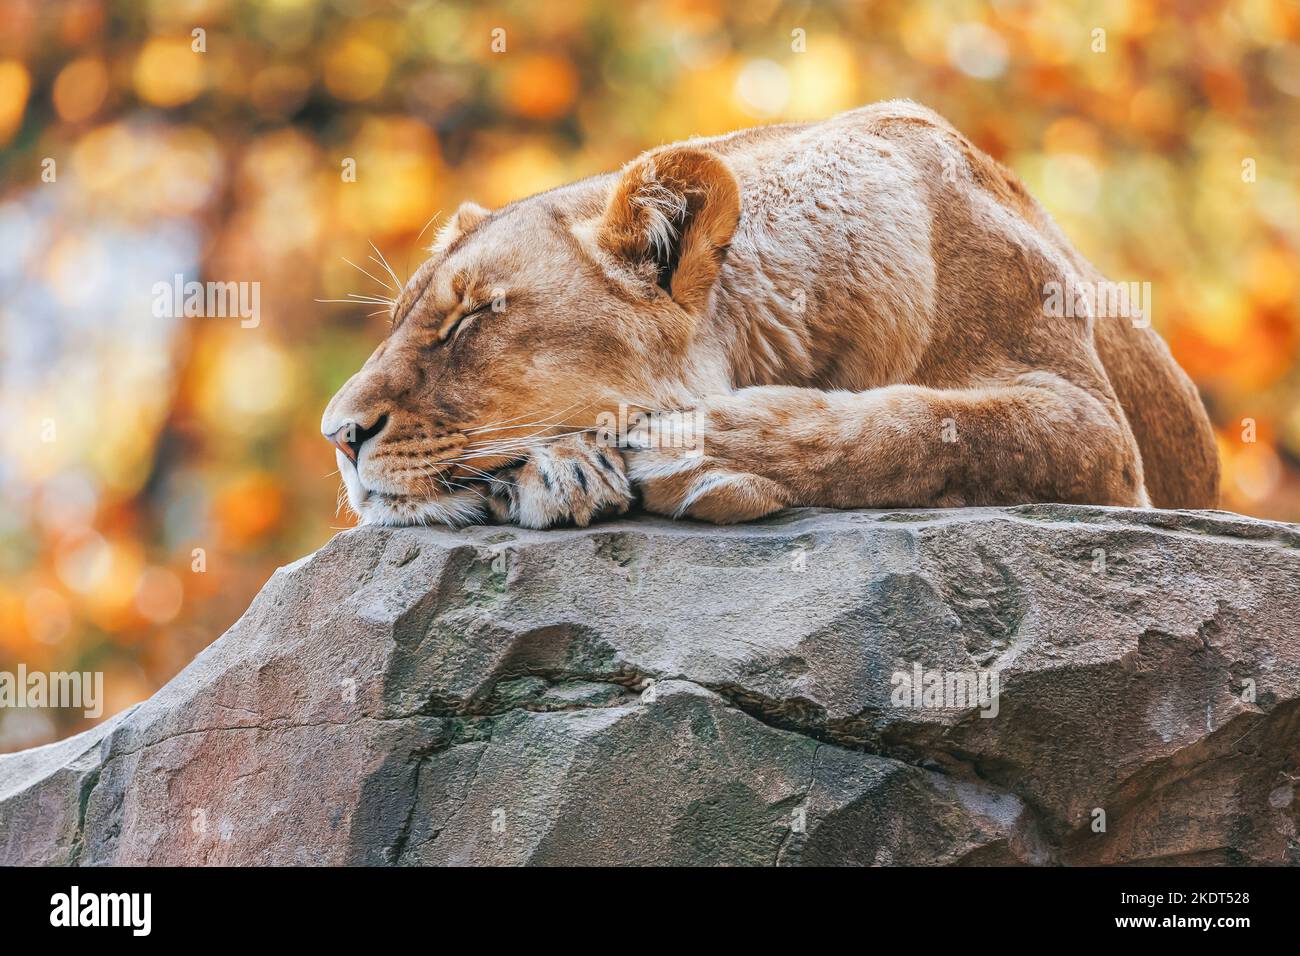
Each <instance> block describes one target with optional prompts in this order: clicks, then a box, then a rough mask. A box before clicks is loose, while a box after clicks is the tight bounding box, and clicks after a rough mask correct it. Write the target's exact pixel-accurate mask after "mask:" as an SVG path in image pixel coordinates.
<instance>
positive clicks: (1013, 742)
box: [0, 505, 1300, 865]
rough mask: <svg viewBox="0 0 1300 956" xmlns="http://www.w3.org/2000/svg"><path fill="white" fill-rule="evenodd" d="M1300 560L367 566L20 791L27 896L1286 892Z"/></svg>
mask: <svg viewBox="0 0 1300 956" xmlns="http://www.w3.org/2000/svg"><path fill="white" fill-rule="evenodd" d="M1298 546H1300V529H1297V528H1296V527H1295V526H1290V525H1281V524H1273V523H1269V522H1263V521H1256V520H1252V519H1248V518H1242V517H1238V516H1236V515H1229V514H1225V513H1219V512H1182V513H1177V512H1158V511H1133V510H1124V509H1110V508H1081V507H1071V506H1062V505H1051V506H1026V507H1020V508H1009V509H966V510H953V511H928V512H921V511H912V512H827V511H794V512H787V513H785V514H784V515H781V516H777V517H776V518H774V519H771V520H769V521H766V522H760V523H757V524H752V525H746V526H742V527H736V528H715V527H710V526H705V525H698V524H691V523H670V522H666V521H660V520H651V519H637V520H632V521H622V522H617V523H611V524H605V525H600V526H597V527H595V528H592V529H589V530H586V531H578V530H572V531H551V532H529V531H522V530H519V529H513V528H509V529H507V528H499V527H484V528H475V529H470V530H468V531H465V532H451V531H445V530H435V529H405V530H378V529H361V530H355V531H350V532H346V533H343V534H340V535H338V536H337V537H335V538H334V539H333V540H332V541H331V542H330V543H329V544H328V545H326V546H325V547H324V548H322V549H321V550H320V551H318V552H316V553H315V554H313V555H311V556H309V557H307V558H304V559H302V560H300V561H298V562H296V563H295V564H293V565H290V566H289V567H287V568H282V569H281V570H280V571H278V572H277V573H276V574H275V576H274V577H273V578H272V579H271V580H270V581H269V582H268V583H267V585H266V587H265V588H264V589H263V590H262V593H261V594H260V595H259V596H258V597H257V599H256V600H255V601H254V602H253V604H252V606H251V607H250V608H249V609H248V611H247V613H245V614H244V616H243V617H242V618H241V619H240V620H239V621H238V623H236V624H235V626H234V627H232V628H231V629H230V631H229V632H227V633H226V634H225V635H224V636H223V637H222V638H220V639H219V640H217V641H216V642H214V643H213V644H212V645H211V646H209V647H208V648H207V650H205V651H204V652H203V653H202V654H200V655H199V656H198V657H197V658H196V659H195V660H194V662H193V663H192V664H191V665H190V666H189V667H188V668H186V669H185V670H184V671H183V672H182V673H181V674H180V675H178V676H177V677H176V678H175V679H174V680H173V681H172V682H171V683H169V684H168V685H167V686H166V687H164V688H163V689H162V690H160V691H159V692H158V693H157V694H155V695H154V696H153V698H151V699H150V700H148V701H146V702H145V703H143V704H140V705H138V706H136V707H134V708H132V709H131V710H129V711H127V712H125V713H122V714H120V715H118V716H117V717H115V718H113V719H111V720H109V721H107V722H105V723H104V724H102V725H100V726H99V727H97V728H95V729H94V730H91V731H89V732H87V733H85V734H81V735H79V736H77V737H74V738H71V739H69V740H66V741H63V742H61V743H58V744H55V745H52V746H49V747H43V748H39V749H36V750H31V751H26V752H23V753H18V754H12V755H8V756H3V757H0V863H3V864H15V863H18V864H35V863H55V864H63V863H80V864H134V863H161V864H196V863H198V864H254V863H278V864H292V863H308V864H344V863H363V864H524V863H527V864H611V863H612V864H619V863H624V864H631V863H640V864H755V865H773V864H776V865H800V864H803V865H808V864H1000V863H1028V864H1103V863H1198V864H1214V863H1220V864H1232V863H1272V864H1276V863H1291V864H1294V863H1298V862H1300V839H1298V838H1297V834H1296V825H1297V822H1298V821H1300V801H1297V800H1296V799H1295V788H1296V787H1297V786H1300V550H1298ZM916 668H920V670H921V671H923V672H929V671H937V672H942V673H945V674H954V675H955V674H959V673H971V674H973V675H975V676H977V677H978V676H979V675H981V674H983V675H989V674H992V673H996V674H997V678H998V690H999V694H998V696H997V698H996V700H995V701H987V700H986V701H984V703H985V704H987V705H988V706H986V707H984V708H982V710H983V712H987V713H990V714H991V712H992V710H993V705H994V704H995V705H996V715H995V716H981V707H980V706H979V703H978V702H975V701H970V700H968V701H965V702H964V703H965V704H966V706H959V707H949V708H943V707H937V706H915V702H914V701H913V700H911V699H910V697H906V698H903V697H900V696H899V693H898V687H899V680H900V679H898V678H895V676H894V675H895V674H896V673H899V672H901V673H904V674H908V675H911V674H914V673H915V672H916V670H915V669H916ZM647 682H649V683H648V684H647ZM953 702H954V701H953V700H952V698H950V697H949V698H941V699H937V700H934V701H931V703H936V704H943V703H950V704H951V703H953ZM957 703H962V702H961V701H957Z"/></svg>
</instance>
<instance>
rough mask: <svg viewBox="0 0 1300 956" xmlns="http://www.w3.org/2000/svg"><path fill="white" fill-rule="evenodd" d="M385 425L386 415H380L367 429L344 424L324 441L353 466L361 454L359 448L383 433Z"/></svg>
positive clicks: (354, 423) (357, 425) (352, 423)
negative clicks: (341, 453) (339, 452)
mask: <svg viewBox="0 0 1300 956" xmlns="http://www.w3.org/2000/svg"><path fill="white" fill-rule="evenodd" d="M387 424H388V416H387V415H380V416H379V418H377V419H376V420H375V423H374V424H373V425H371V426H370V427H368V428H366V427H363V426H362V425H359V424H357V423H356V422H344V423H343V427H342V428H339V429H337V430H335V431H333V432H331V433H330V434H328V435H326V436H325V440H326V441H328V442H329V443H330V444H332V445H333V446H334V447H335V448H337V449H338V450H339V451H341V452H343V454H344V455H345V456H346V457H347V459H348V461H350V462H352V464H354V465H355V464H356V463H357V457H358V456H359V455H360V454H361V446H362V445H364V444H365V443H366V442H368V441H369V440H370V439H372V438H374V437H375V436H376V435H378V434H379V433H380V432H381V431H383V430H384V426H385V425H387Z"/></svg>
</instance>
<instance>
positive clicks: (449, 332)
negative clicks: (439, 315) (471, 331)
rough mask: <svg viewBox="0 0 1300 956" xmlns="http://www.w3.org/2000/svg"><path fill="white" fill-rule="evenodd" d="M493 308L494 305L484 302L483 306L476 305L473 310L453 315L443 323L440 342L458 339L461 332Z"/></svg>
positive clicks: (439, 334) (469, 309) (463, 310)
mask: <svg viewBox="0 0 1300 956" xmlns="http://www.w3.org/2000/svg"><path fill="white" fill-rule="evenodd" d="M491 307H492V303H490V302H484V303H483V304H482V305H476V306H473V307H472V308H468V309H462V310H461V311H460V312H459V313H458V314H456V315H453V316H452V317H451V318H449V319H448V320H447V321H446V322H444V323H443V326H442V328H441V329H440V330H439V333H438V341H440V342H446V341H447V340H448V339H455V338H457V337H458V336H459V335H460V334H461V332H463V331H464V330H465V329H467V328H469V326H471V325H472V324H473V323H474V322H475V321H476V320H477V319H478V318H479V316H481V315H482V314H483V313H484V312H486V311H488V309H490V308H491Z"/></svg>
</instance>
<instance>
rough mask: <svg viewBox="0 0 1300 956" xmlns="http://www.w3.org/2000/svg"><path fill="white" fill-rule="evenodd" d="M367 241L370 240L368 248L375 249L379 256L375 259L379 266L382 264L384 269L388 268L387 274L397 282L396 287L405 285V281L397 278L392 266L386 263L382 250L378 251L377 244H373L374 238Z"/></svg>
mask: <svg viewBox="0 0 1300 956" xmlns="http://www.w3.org/2000/svg"><path fill="white" fill-rule="evenodd" d="M367 241H369V242H370V248H371V249H374V250H375V254H376V255H377V256H379V258H378V259H377V260H375V261H376V262H378V263H379V264H380V265H381V266H383V267H384V268H385V269H387V270H388V274H389V275H390V276H392V277H393V281H394V282H396V283H397V287H398V288H399V289H400V288H402V287H403V286H405V285H406V283H405V282H403V281H402V280H401V279H399V278H397V273H396V272H394V271H393V267H392V266H390V265H389V264H388V260H387V259H385V258H384V254H383V253H382V252H380V251H379V247H378V246H377V245H375V243H374V240H367ZM371 258H374V257H373V256H372V257H371Z"/></svg>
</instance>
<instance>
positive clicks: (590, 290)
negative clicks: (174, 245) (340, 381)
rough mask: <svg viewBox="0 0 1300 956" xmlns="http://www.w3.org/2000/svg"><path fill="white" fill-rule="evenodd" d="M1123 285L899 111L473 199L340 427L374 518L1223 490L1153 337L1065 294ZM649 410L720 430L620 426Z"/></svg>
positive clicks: (344, 462) (1004, 177)
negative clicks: (1109, 282)
mask: <svg viewBox="0 0 1300 956" xmlns="http://www.w3.org/2000/svg"><path fill="white" fill-rule="evenodd" d="M1098 282H1104V280H1103V279H1102V277H1101V276H1100V274H1099V273H1098V272H1097V270H1096V269H1095V268H1094V267H1093V266H1092V265H1091V264H1090V263H1089V262H1088V261H1087V260H1086V259H1084V257H1083V256H1082V255H1080V253H1079V252H1078V251H1077V250H1076V249H1075V248H1074V247H1073V246H1072V245H1071V244H1070V242H1069V240H1068V239H1066V238H1065V236H1064V235H1063V234H1062V233H1061V231H1060V230H1059V229H1058V228H1057V226H1056V225H1055V223H1053V222H1052V220H1051V218H1050V217H1049V216H1048V215H1047V213H1046V212H1044V211H1043V209H1042V207H1041V206H1039V204H1038V203H1037V202H1036V201H1035V200H1034V199H1033V198H1032V197H1031V196H1030V195H1029V194H1028V192H1027V191H1026V190H1025V188H1024V186H1023V185H1022V184H1021V183H1020V182H1019V180H1017V179H1016V177H1015V176H1014V175H1013V174H1012V173H1011V172H1009V171H1008V170H1006V169H1004V168H1003V167H1002V166H1000V165H999V164H998V163H997V162H995V161H994V160H992V159H991V158H989V157H988V156H986V155H985V154H984V153H982V152H980V151H979V150H978V149H976V148H975V147H974V146H972V145H971V144H970V142H969V141H967V140H966V138H965V137H963V136H962V135H961V134H960V133H958V132H956V131H955V130H954V129H953V128H952V127H951V126H950V125H949V124H948V123H947V122H945V121H944V120H943V119H942V118H941V117H939V116H937V115H936V114H934V113H933V112H931V111H930V110H927V109H925V108H923V107H920V106H917V105H916V104H913V103H908V102H889V103H881V104H877V105H874V106H868V107H865V108H863V109H858V110H854V111H852V112H849V113H844V114H842V115H840V116H837V117H834V118H833V119H830V120H827V121H825V122H822V123H815V124H809V125H793V124H792V125H782V126H767V127H762V128H759V129H751V130H743V131H741V132H738V133H732V134H730V135H727V136H719V137H715V138H709V139H693V140H688V141H687V142H685V143H679V144H674V145H671V146H664V147H661V148H659V149H654V150H651V151H650V152H648V153H645V154H644V155H642V156H639V157H638V158H636V159H635V160H633V161H632V162H631V163H629V164H628V165H627V166H626V167H624V169H623V170H621V171H620V172H618V173H611V174H607V175H603V176H595V177H593V178H591V179H585V180H582V181H581V182H578V183H574V184H572V185H570V186H565V187H562V188H559V189H554V190H551V191H550V192H546V193H542V194H540V195H537V196H532V197H530V198H528V199H523V200H520V201H519V202H515V203H512V204H510V205H508V206H506V207H505V208H503V209H499V210H496V211H494V212H489V211H488V210H487V209H484V208H482V207H480V206H477V205H474V204H472V203H467V204H465V205H463V206H461V207H460V209H459V210H458V211H457V212H456V214H455V215H454V217H452V218H451V220H450V221H449V222H448V223H447V224H446V226H445V227H444V228H443V229H442V230H441V232H440V233H439V235H438V238H437V241H436V243H435V245H434V246H433V249H432V255H431V257H430V258H429V260H428V261H427V262H425V263H424V264H423V265H422V266H421V267H420V269H419V271H417V272H416V274H415V276H414V277H413V278H412V279H411V280H410V282H409V283H407V285H406V287H405V288H404V289H402V290H401V293H400V295H399V296H398V298H397V300H396V302H395V303H394V305H393V329H392V332H391V334H390V335H389V336H388V338H387V339H386V340H385V341H384V342H383V343H382V344H380V346H379V348H378V349H376V350H375V353H374V354H373V355H371V356H370V359H369V360H368V361H367V362H366V364H365V365H364V366H363V367H362V369H361V371H359V372H358V373H357V374H356V375H354V376H353V377H352V378H351V379H350V380H349V381H348V382H347V383H346V384H345V385H344V386H343V388H342V389H340V390H339V392H338V394H337V395H335V396H334V398H333V400H332V401H331V402H330V403H329V407H328V408H327V409H326V410H325V415H324V418H323V420H322V423H321V429H322V431H323V432H324V433H325V436H326V437H327V438H328V439H329V440H330V441H332V442H333V443H334V444H335V445H336V446H337V449H338V450H337V454H336V457H337V459H338V462H339V468H340V471H341V473H342V476H343V480H344V482H345V483H346V486H347V494H348V501H349V502H350V503H351V506H352V508H353V509H354V510H355V511H356V512H357V514H358V516H359V517H360V519H361V521H362V522H368V523H378V524H416V523H427V522H432V521H439V522H446V523H449V524H464V523H472V522H477V521H487V520H499V521H512V522H515V523H517V524H520V525H525V526H528V527H536V528H541V527H548V526H552V525H557V524H563V523H576V524H578V525H585V524H587V523H588V522H590V521H591V520H592V519H593V518H596V517H598V516H601V515H605V514H613V513H618V512H622V511H624V510H626V509H627V507H628V505H629V503H631V502H633V501H634V500H637V499H639V500H640V501H641V503H642V504H643V506H644V507H645V508H646V509H648V510H650V511H653V512H658V513H660V514H665V515H671V516H674V517H692V518H699V519H704V520H707V521H716V522H734V521H744V520H748V519H752V518H756V517H759V516H760V515H764V514H767V513H769V512H773V511H776V510H778V509H780V508H784V507H788V506H796V505H821V506H830V507H836V508H858V507H865V508H882V507H912V506H919V507H930V506H960V505H997V504H1016V503H1023V502H1042V501H1060V502H1086V503H1094V504H1109V505H1133V506H1147V505H1154V506H1156V507H1162V508H1208V507H1214V506H1215V505H1216V503H1217V499H1218V481H1219V472H1218V460H1217V457H1216V452H1215V445H1214V439H1213V434H1212V432H1211V428H1210V423H1209V421H1208V419H1207V417H1206V414H1205V410H1204V408H1203V407H1202V405H1201V401H1200V398H1199V397H1198V395H1197V392H1196V388H1195V386H1193V385H1192V383H1191V381H1190V380H1189V379H1188V378H1187V376H1186V375H1185V374H1184V373H1183V371H1182V370H1181V369H1180V368H1179V367H1178V366H1177V364H1175V362H1174V360H1173V358H1172V357H1171V356H1170V354H1169V350H1168V349H1167V348H1166V346H1165V344H1164V342H1163V341H1161V339H1160V338H1159V337H1158V336H1157V335H1156V333H1155V332H1154V331H1152V330H1151V329H1150V328H1149V327H1148V325H1149V323H1148V322H1146V321H1139V320H1138V319H1137V318H1136V317H1134V316H1120V317H1115V316H1106V317H1103V316H1100V315H1097V314H1096V310H1094V309H1093V308H1091V307H1090V306H1089V305H1088V303H1087V302H1086V301H1085V300H1083V299H1080V301H1079V302H1078V303H1077V304H1076V307H1075V308H1073V309H1070V310H1067V312H1066V313H1063V312H1062V310H1061V309H1059V308H1050V307H1048V300H1049V299H1050V297H1051V296H1050V292H1049V290H1052V289H1061V288H1064V289H1067V290H1069V289H1074V288H1079V287H1084V286H1088V285H1090V284H1092V283H1098ZM1071 301H1073V300H1071ZM1058 304H1059V297H1058ZM1067 313H1068V314H1067ZM629 413H631V414H632V415H633V416H635V417H637V421H639V422H640V423H641V424H642V426H644V422H645V419H644V418H642V417H640V416H642V415H645V414H653V415H657V416H660V417H662V418H664V419H665V420H667V419H668V418H670V417H672V416H673V415H678V416H688V417H689V420H690V421H692V422H695V423H696V424H697V426H698V429H697V430H698V435H696V436H695V438H696V439H697V440H694V441H692V442H688V443H682V442H672V441H663V440H660V441H653V440H646V438H645V436H646V434H647V432H646V429H645V428H644V427H641V428H640V429H639V430H638V429H635V428H634V429H633V430H632V433H630V434H628V435H624V436H622V438H623V440H622V441H621V442H615V441H610V440H608V437H607V436H603V435H602V434H601V432H599V431H597V426H599V425H600V424H601V423H602V422H606V423H607V422H609V421H610V420H611V416H612V415H618V416H619V420H620V421H623V420H625V419H626V417H627V415H628V414H629ZM650 420H651V421H654V420H657V419H653V418H652V419H650ZM605 430H607V429H605ZM669 431H671V429H669ZM638 436H639V437H638Z"/></svg>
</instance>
